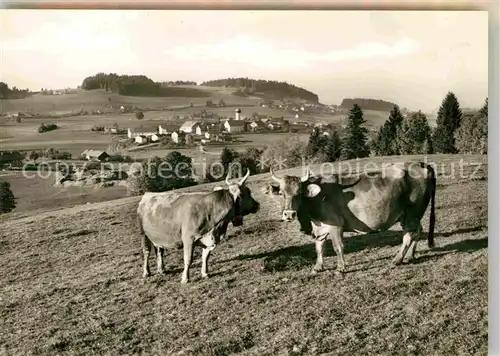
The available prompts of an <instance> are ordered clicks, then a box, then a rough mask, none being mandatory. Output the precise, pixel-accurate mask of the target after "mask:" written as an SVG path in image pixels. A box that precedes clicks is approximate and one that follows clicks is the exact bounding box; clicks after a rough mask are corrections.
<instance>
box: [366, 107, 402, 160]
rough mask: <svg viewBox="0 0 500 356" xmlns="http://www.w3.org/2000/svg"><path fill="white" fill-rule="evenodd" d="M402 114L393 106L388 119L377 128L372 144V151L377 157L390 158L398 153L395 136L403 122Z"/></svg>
mask: <svg viewBox="0 0 500 356" xmlns="http://www.w3.org/2000/svg"><path fill="white" fill-rule="evenodd" d="M403 119H404V118H403V114H402V113H401V111H400V110H399V106H397V105H394V107H393V108H392V110H391V112H390V114H389V118H388V119H387V120H386V121H385V122H384V124H383V125H382V126H381V127H380V128H379V130H378V132H377V135H376V136H375V139H374V140H373V142H372V149H373V151H374V153H375V154H376V155H378V156H390V155H395V154H397V153H398V152H399V148H398V147H397V144H396V142H397V141H396V135H397V132H398V129H399V128H400V127H401V123H402V122H403Z"/></svg>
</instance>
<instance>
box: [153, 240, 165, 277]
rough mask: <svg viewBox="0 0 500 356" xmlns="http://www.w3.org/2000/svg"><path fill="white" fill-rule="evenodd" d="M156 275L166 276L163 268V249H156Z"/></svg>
mask: <svg viewBox="0 0 500 356" xmlns="http://www.w3.org/2000/svg"><path fill="white" fill-rule="evenodd" d="M155 250H156V273H158V274H166V271H165V267H164V266H163V250H164V249H163V248H162V247H156V246H155Z"/></svg>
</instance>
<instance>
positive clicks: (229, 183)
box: [226, 171, 231, 185]
mask: <svg viewBox="0 0 500 356" xmlns="http://www.w3.org/2000/svg"><path fill="white" fill-rule="evenodd" d="M230 175H231V171H229V172H228V174H227V176H226V184H227V185H231V182H230V181H229V176H230Z"/></svg>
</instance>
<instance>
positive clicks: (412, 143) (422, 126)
mask: <svg viewBox="0 0 500 356" xmlns="http://www.w3.org/2000/svg"><path fill="white" fill-rule="evenodd" d="M431 133H432V131H431V127H430V126H429V123H428V121H427V117H426V116H425V115H424V114H423V113H422V112H421V111H418V112H416V113H413V114H411V115H410V116H408V117H406V118H405V119H404V120H403V122H402V124H401V127H400V128H399V129H398V131H397V135H396V142H397V146H398V147H399V154H402V155H409V154H424V153H432V151H433V142H432V136H431Z"/></svg>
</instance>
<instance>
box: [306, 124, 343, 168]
mask: <svg viewBox="0 0 500 356" xmlns="http://www.w3.org/2000/svg"><path fill="white" fill-rule="evenodd" d="M340 150H341V140H340V134H339V133H338V131H337V130H336V129H335V128H334V127H332V126H330V125H329V126H327V128H326V129H325V130H321V129H319V128H317V127H316V128H314V130H313V132H312V133H311V135H310V136H309V142H308V144H307V148H306V155H307V158H308V159H310V160H311V161H314V162H320V163H323V162H334V161H336V160H337V159H339V158H340V152H341V151H340Z"/></svg>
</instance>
